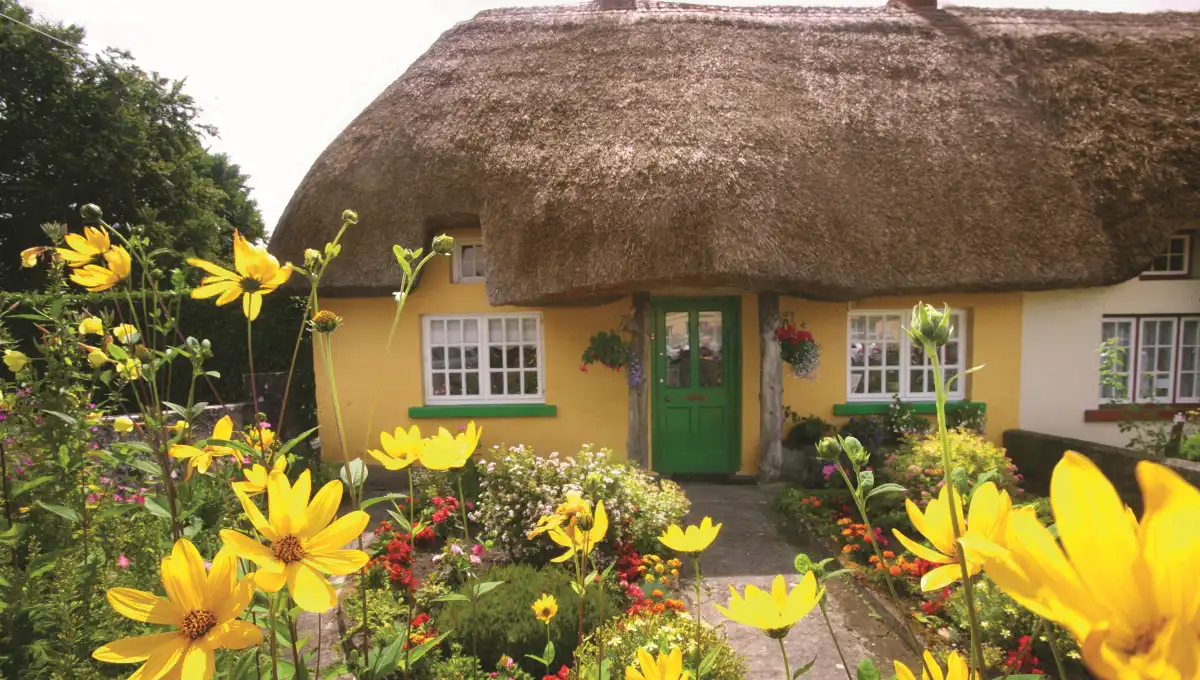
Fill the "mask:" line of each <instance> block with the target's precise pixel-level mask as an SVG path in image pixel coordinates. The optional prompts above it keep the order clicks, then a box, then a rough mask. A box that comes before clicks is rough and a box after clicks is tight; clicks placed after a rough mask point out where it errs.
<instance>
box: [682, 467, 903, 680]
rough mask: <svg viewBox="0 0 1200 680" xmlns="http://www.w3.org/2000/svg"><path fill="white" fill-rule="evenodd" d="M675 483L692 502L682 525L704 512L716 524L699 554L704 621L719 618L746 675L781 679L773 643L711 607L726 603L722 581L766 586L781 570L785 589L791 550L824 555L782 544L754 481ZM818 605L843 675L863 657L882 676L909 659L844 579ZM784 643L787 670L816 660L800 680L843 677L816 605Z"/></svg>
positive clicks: (687, 589)
mask: <svg viewBox="0 0 1200 680" xmlns="http://www.w3.org/2000/svg"><path fill="white" fill-rule="evenodd" d="M683 488H684V490H685V491H686V492H687V495H688V498H689V499H691V501H692V509H691V512H690V513H689V515H688V517H687V520H686V522H687V523H689V524H699V523H700V521H701V520H702V519H703V518H704V517H705V516H709V517H712V518H713V522H720V523H722V524H723V525H724V526H723V527H722V528H721V533H720V535H719V536H718V537H717V540H716V542H715V543H714V544H713V546H712V547H710V548H709V549H708V550H707V551H706V552H705V553H704V555H703V557H702V558H701V563H700V564H701V568H702V569H703V572H704V578H705V585H706V590H707V591H708V592H706V593H704V594H703V598H702V599H703V604H702V607H701V612H702V614H703V616H704V620H705V621H708V622H710V623H713V622H718V623H719V622H724V626H725V631H726V633H727V634H728V635H729V638H730V641H731V642H732V644H733V647H734V648H735V649H736V650H738V651H739V652H740V653H741V654H743V655H744V656H745V657H746V660H747V662H748V664H749V673H748V674H747V676H746V677H747V678H748V680H770V679H772V678H778V679H780V680H782V679H783V678H784V671H783V659H782V657H781V656H780V653H779V643H777V642H776V641H774V640H771V639H768V638H767V637H766V636H765V635H763V634H762V633H760V632H759V631H757V630H755V629H752V628H749V627H747V626H743V625H740V624H737V623H733V622H732V621H728V620H726V619H724V617H722V616H721V613H720V612H718V611H717V609H716V606H715V605H717V604H720V605H722V606H725V605H727V604H728V602H729V587H730V586H734V587H736V588H737V589H738V591H739V592H742V591H743V590H744V588H745V587H746V586H747V585H754V586H757V587H759V588H762V589H764V590H769V589H770V586H771V581H772V580H773V579H774V578H775V576H776V575H777V574H783V575H784V577H785V578H787V580H788V585H789V586H792V585H795V584H796V583H797V582H798V581H799V574H797V573H796V570H795V568H794V567H793V566H792V564H793V560H794V559H795V556H796V553H797V552H801V551H803V552H807V553H808V554H809V556H810V557H812V558H813V559H814V561H816V560H820V559H821V558H823V557H828V556H829V555H826V554H822V553H821V550H822V549H821V548H819V547H816V546H815V545H812V546H801V547H800V548H797V547H795V546H793V545H791V544H789V543H788V541H787V540H786V539H785V538H784V537H783V536H781V535H780V532H779V531H778V530H777V528H776V520H775V518H774V517H773V516H772V514H771V511H770V508H769V507H768V500H769V499H768V498H767V496H766V494H765V493H764V492H763V491H760V490H759V488H758V487H757V486H754V485H736V484H714V483H703V482H684V483H683ZM691 569H692V567H691V565H690V564H686V563H685V565H684V569H683V572H684V574H685V575H686V574H689V573H692V572H691ZM694 587H695V586H694V582H685V583H683V584H681V590H682V591H683V592H684V593H685V594H688V595H690V597H694V594H695V590H694ZM689 599H690V598H689ZM690 606H691V603H690V602H689V608H690ZM826 607H827V609H828V610H829V617H830V619H831V620H832V623H833V628H834V631H835V632H836V633H837V636H838V641H839V643H840V644H841V647H842V651H843V653H845V655H846V661H847V662H848V663H849V664H850V666H851V668H850V674H851V676H853V675H854V666H857V664H858V662H859V660H860V659H862V658H864V657H870V658H871V659H874V660H875V662H876V664H878V665H879V666H880V668H881V669H882V670H883V676H884V677H890V676H891V675H892V674H893V672H892V660H893V659H901V660H909V657H911V656H912V655H911V653H910V652H909V651H908V649H907V647H905V645H904V643H903V642H902V641H901V639H900V637H899V636H898V635H896V634H895V633H893V632H892V631H891V630H889V629H888V628H887V626H885V625H883V624H882V623H881V622H880V621H879V619H878V618H877V617H876V616H874V615H873V613H872V611H871V608H870V606H869V605H868V604H867V603H866V601H864V600H863V599H862V598H861V597H860V596H859V595H858V594H857V593H856V592H855V590H854V588H853V587H851V586H849V585H848V584H842V583H834V584H832V585H831V586H830V587H829V591H828V595H827V602H826ZM785 645H786V647H787V652H788V659H789V661H790V662H791V666H792V671H793V672H794V671H795V670H796V669H797V668H799V667H800V666H802V665H804V664H806V663H808V662H809V661H810V660H811V659H813V657H816V663H815V664H814V665H813V667H812V669H811V670H810V671H809V673H808V674H807V675H805V676H804V677H805V678H808V679H811V680H839V679H841V680H845V679H846V672H845V670H844V669H843V667H842V665H841V662H840V660H839V659H838V655H837V652H836V650H835V649H834V646H833V641H832V640H831V639H830V635H829V630H828V629H827V628H826V626H825V621H824V619H823V618H822V617H821V614H820V610H819V609H814V610H813V613H812V614H809V615H808V616H807V617H805V618H804V619H803V620H801V621H800V623H798V624H797V625H796V627H795V628H793V629H792V631H791V634H789V635H788V637H787V639H786V641H785Z"/></svg>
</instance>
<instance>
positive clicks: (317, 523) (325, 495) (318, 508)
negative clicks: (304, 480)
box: [299, 480, 365, 548]
mask: <svg viewBox="0 0 1200 680" xmlns="http://www.w3.org/2000/svg"><path fill="white" fill-rule="evenodd" d="M341 503H342V483H341V482H339V481H336V480H335V481H332V482H329V483H328V484H326V485H325V486H323V487H321V490H320V491H318V492H317V495H316V497H315V498H313V499H312V503H309V505H308V509H307V510H305V511H304V514H305V520H304V529H303V531H301V532H300V534H299V535H300V537H301V538H305V539H312V538H316V536H317V534H320V533H321V532H322V531H324V530H325V528H326V526H327V525H328V524H329V522H331V521H332V520H333V518H334V516H335V515H337V511H338V507H339V506H340V505H341ZM364 528H365V527H364ZM359 533H361V530H360V532H359ZM342 545H345V543H343V544H342ZM335 547H338V548H340V547H342V546H341V545H339V546H335Z"/></svg>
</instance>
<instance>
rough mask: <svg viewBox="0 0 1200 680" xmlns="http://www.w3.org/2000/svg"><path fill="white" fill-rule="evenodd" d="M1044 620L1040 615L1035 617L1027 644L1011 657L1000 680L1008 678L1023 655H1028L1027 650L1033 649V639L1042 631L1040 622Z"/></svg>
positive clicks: (1022, 660) (1017, 666)
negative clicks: (1010, 661)
mask: <svg viewBox="0 0 1200 680" xmlns="http://www.w3.org/2000/svg"><path fill="white" fill-rule="evenodd" d="M1045 622H1046V619H1043V618H1042V617H1040V616H1039V617H1038V618H1037V621H1034V622H1033V632H1031V633H1030V634H1029V644H1027V645H1025V646H1024V647H1022V648H1021V649H1020V650H1019V651H1018V652H1017V657H1016V658H1015V659H1013V662H1012V663H1011V664H1009V666H1008V669H1007V670H1005V672H1004V677H1003V678H1001V680H1008V676H1010V675H1012V674H1013V671H1015V670H1017V669H1018V668H1020V667H1021V664H1022V663H1023V662H1024V661H1025V657H1026V656H1028V655H1029V652H1030V651H1031V650H1032V649H1033V641H1034V640H1036V639H1037V638H1038V634H1039V633H1041V632H1042V624H1044V623H1045Z"/></svg>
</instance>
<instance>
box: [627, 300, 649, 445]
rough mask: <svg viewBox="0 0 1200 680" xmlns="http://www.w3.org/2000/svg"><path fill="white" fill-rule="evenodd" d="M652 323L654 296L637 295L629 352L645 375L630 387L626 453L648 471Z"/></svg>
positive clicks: (630, 325) (641, 374) (641, 372)
mask: <svg viewBox="0 0 1200 680" xmlns="http://www.w3.org/2000/svg"><path fill="white" fill-rule="evenodd" d="M650 323H651V320H650V293H646V292H638V293H634V294H633V318H632V319H630V322H629V332H630V336H631V340H632V341H631V346H630V348H629V349H630V351H631V352H632V353H633V356H634V357H636V359H637V361H639V362H640V363H641V371H640V377H639V379H638V381H637V384H636V385H630V386H629V435H628V438H627V440H626V442H625V450H626V451H627V452H628V455H629V461H630V462H631V463H634V464H635V465H638V466H640V467H642V468H647V467H648V466H649V463H650V420H649V416H650V359H649V356H648V355H649V354H650V352H649V351H648V348H649V344H650V343H649V337H650V334H651V333H650V331H651V328H650ZM630 370H633V369H632V367H630Z"/></svg>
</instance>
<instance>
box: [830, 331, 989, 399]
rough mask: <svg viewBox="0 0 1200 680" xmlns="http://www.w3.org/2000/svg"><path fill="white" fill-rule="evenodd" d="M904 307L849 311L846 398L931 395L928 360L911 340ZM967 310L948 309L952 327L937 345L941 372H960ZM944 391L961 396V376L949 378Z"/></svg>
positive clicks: (962, 390)
mask: <svg viewBox="0 0 1200 680" xmlns="http://www.w3.org/2000/svg"><path fill="white" fill-rule="evenodd" d="M909 316H910V315H909V313H908V312H900V311H878V312H874V311H871V312H852V313H851V314H850V319H849V325H850V328H849V333H848V334H847V337H848V341H849V344H848V346H847V357H848V361H847V364H848V365H847V369H846V370H847V382H846V392H847V394H846V398H847V399H848V400H851V401H888V400H890V399H891V398H892V397H893V396H899V397H900V398H901V399H904V400H907V401H932V400H933V399H934V397H935V387H934V385H935V383H934V380H935V379H934V373H933V364H932V363H931V362H930V361H929V358H928V357H926V356H925V350H924V349H923V348H922V347H921V346H920V345H918V344H916V343H914V342H912V340H911V339H910V338H909V337H908V334H907V333H905V332H904V328H905V326H906V325H907V323H908V319H909ZM965 321H966V315H965V314H963V312H961V311H958V310H952V311H951V312H950V324H951V325H952V326H953V327H954V330H953V331H952V332H951V334H950V341H949V342H948V343H946V345H945V346H944V347H942V348H940V349H939V350H938V352H939V360H940V362H941V364H942V369H943V377H944V378H949V377H951V376H954V375H956V374H958V373H961V372H962V371H963V370H964V369H965V368H966V366H965V363H964V362H965V360H966V357H965V355H966V344H965V342H966V327H965V325H964V322H965ZM950 388H951V390H950V392H949V397H950V398H951V399H962V398H963V395H964V394H965V385H964V379H963V378H960V379H958V380H955V381H954V384H952V385H951V386H950Z"/></svg>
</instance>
